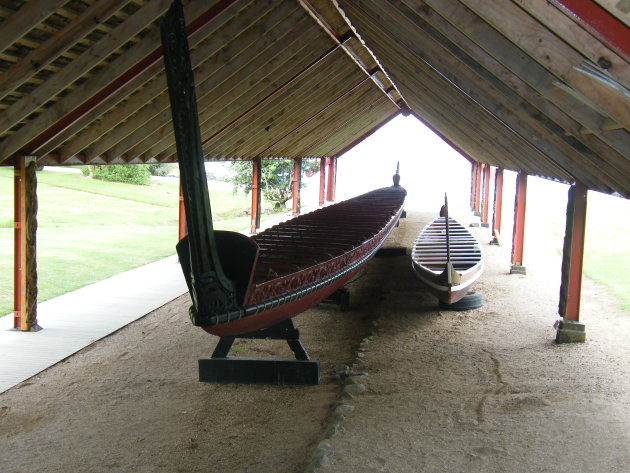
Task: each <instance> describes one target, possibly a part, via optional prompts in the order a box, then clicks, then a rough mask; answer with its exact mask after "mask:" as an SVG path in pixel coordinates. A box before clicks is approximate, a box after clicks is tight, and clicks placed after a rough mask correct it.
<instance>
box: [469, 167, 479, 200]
mask: <svg viewBox="0 0 630 473" xmlns="http://www.w3.org/2000/svg"><path fill="white" fill-rule="evenodd" d="M471 164H472V166H471V169H470V210H471V211H473V212H474V211H475V202H476V200H477V196H476V194H475V192H476V191H477V166H479V163H478V162H477V161H473V162H472V163H471Z"/></svg>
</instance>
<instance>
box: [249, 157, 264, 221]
mask: <svg viewBox="0 0 630 473" xmlns="http://www.w3.org/2000/svg"><path fill="white" fill-rule="evenodd" d="M261 167H262V162H261V159H260V158H254V159H253V160H252V212H251V214H252V222H251V232H252V233H256V230H258V229H259V228H260V177H261V171H262V169H261Z"/></svg>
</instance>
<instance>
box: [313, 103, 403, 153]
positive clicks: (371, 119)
mask: <svg viewBox="0 0 630 473" xmlns="http://www.w3.org/2000/svg"><path fill="white" fill-rule="evenodd" d="M377 100H378V103H374V104H371V105H369V106H368V107H367V108H365V109H364V110H360V113H359V114H357V115H354V116H353V117H351V118H350V119H348V120H346V121H344V122H343V123H341V124H340V126H337V127H334V128H333V127H330V128H327V131H328V133H326V134H325V135H324V136H322V137H321V138H319V139H317V140H315V141H313V142H312V143H305V148H304V149H303V151H302V153H301V156H310V157H316V158H319V157H329V156H339V155H341V154H342V151H343V150H344V149H346V148H348V149H351V148H352V147H354V146H356V145H357V144H359V143H360V142H361V141H363V140H365V139H366V138H367V137H368V136H371V135H372V134H373V133H375V132H376V131H377V130H378V129H380V128H381V127H382V126H384V125H385V124H386V123H389V121H390V120H391V119H393V118H394V117H396V116H398V115H399V114H400V113H401V112H400V109H399V108H397V107H394V105H392V103H391V102H389V103H388V102H387V101H386V99H385V97H383V96H382V94H381V97H379V98H378V99H377ZM307 138H308V137H307ZM350 145H352V146H350Z"/></svg>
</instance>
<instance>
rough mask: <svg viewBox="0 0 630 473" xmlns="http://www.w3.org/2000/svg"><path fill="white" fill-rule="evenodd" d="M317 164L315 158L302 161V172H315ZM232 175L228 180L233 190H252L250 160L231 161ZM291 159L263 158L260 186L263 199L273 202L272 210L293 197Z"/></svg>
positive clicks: (279, 208)
mask: <svg viewBox="0 0 630 473" xmlns="http://www.w3.org/2000/svg"><path fill="white" fill-rule="evenodd" d="M318 169H319V164H318V163H317V161H316V160H306V159H305V160H303V161H302V174H304V173H305V172H316V171H317V170H318ZM230 170H231V171H232V176H231V177H230V182H231V183H232V185H233V186H234V192H237V191H238V190H239V189H240V190H243V191H244V192H250V191H251V190H252V163H251V162H250V161H233V162H232V163H231V164H230ZM292 174H293V161H292V160H289V159H263V160H262V169H261V186H262V192H263V195H264V196H265V199H267V200H269V201H270V202H273V203H274V210H281V209H283V208H284V207H285V205H286V203H287V201H288V200H290V199H291V198H292V197H293V188H292V186H291V178H292Z"/></svg>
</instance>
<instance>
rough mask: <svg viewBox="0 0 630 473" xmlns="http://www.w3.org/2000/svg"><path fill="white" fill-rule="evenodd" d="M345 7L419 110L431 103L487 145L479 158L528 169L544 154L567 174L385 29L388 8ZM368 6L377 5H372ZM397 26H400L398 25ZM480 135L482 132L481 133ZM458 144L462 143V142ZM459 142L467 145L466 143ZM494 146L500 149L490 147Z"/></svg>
mask: <svg viewBox="0 0 630 473" xmlns="http://www.w3.org/2000/svg"><path fill="white" fill-rule="evenodd" d="M379 5H382V4H379ZM343 6H344V9H345V11H346V12H347V14H348V15H349V17H350V19H351V20H352V21H353V22H354V24H355V25H357V28H359V30H360V31H361V32H362V34H363V35H364V36H365V37H366V38H370V40H371V41H370V40H368V44H370V46H371V47H372V48H374V50H375V51H376V53H377V54H378V55H379V57H387V58H389V60H390V62H389V63H388V65H387V67H388V69H389V70H391V71H392V74H394V75H395V76H396V77H405V78H407V82H405V86H406V87H405V88H406V89H407V90H409V89H410V88H413V90H412V91H411V94H407V95H406V96H407V97H408V100H411V99H410V97H411V96H414V97H416V98H419V97H422V99H421V101H422V102H423V106H422V107H423V108H422V109H424V110H427V106H429V107H430V108H431V109H432V110H433V112H432V113H433V114H435V112H436V111H439V112H438V113H439V115H441V116H443V117H445V118H446V117H448V118H446V120H445V121H446V122H447V123H449V122H450V123H452V124H453V125H451V126H449V127H448V128H450V129H454V127H458V128H460V129H462V130H466V131H465V135H466V136H467V139H468V140H474V141H477V142H478V144H480V145H481V147H482V148H483V149H484V150H485V153H483V154H482V155H485V157H484V158H483V159H482V161H484V162H491V159H490V158H489V156H493V155H494V156H495V158H494V159H495V160H496V162H498V163H500V164H501V165H503V166H504V167H508V168H514V167H515V165H514V161H513V162H512V164H511V165H510V164H508V162H506V160H505V157H504V156H502V154H504V155H505V156H512V157H516V158H517V160H516V162H518V163H519V164H518V165H519V166H521V167H522V168H523V169H527V170H528V171H530V170H533V169H534V166H533V163H534V158H535V157H536V156H538V157H543V158H544V161H545V162H546V168H547V170H548V171H550V170H552V171H553V172H552V175H554V176H556V177H558V178H563V179H567V178H568V176H569V174H568V173H567V172H566V171H564V170H562V169H560V168H559V167H558V165H557V164H555V163H554V162H553V161H551V160H549V158H547V157H546V155H544V154H543V153H541V152H540V150H538V149H536V148H535V147H533V146H532V145H531V144H530V143H529V142H528V141H527V140H526V139H524V138H523V137H522V136H521V135H518V134H516V133H515V132H514V131H513V129H512V128H511V127H506V126H505V124H503V123H502V122H501V121H499V120H498V119H497V118H496V117H495V116H493V115H492V114H491V113H490V112H489V110H488V109H487V108H484V107H480V106H479V105H478V104H477V103H475V102H474V101H473V100H472V99H471V97H470V96H469V95H468V94H467V93H465V92H464V91H463V90H461V89H458V88H456V87H454V85H453V84H452V83H451V82H449V81H448V80H447V79H446V78H445V77H444V76H443V75H440V74H438V73H436V71H435V70H433V69H430V68H428V67H427V66H426V64H425V63H423V61H420V60H419V59H418V57H417V56H416V55H415V53H414V52H413V51H412V50H410V49H409V48H406V47H401V44H400V38H399V37H398V34H397V33H396V32H395V31H387V32H386V33H384V32H383V29H384V28H385V26H386V25H388V24H390V21H388V20H389V18H387V15H386V12H384V11H381V10H382V9H379V11H378V13H370V11H371V10H370V9H368V7H367V6H366V5H365V4H361V5H360V6H359V4H358V3H357V2H355V1H354V0H347V1H344V3H343ZM372 6H373V7H374V8H378V7H377V6H376V4H372ZM383 15H385V16H383ZM397 26H400V25H398V24H397ZM401 27H402V26H401ZM403 36H404V35H403ZM418 102H419V101H418V100H414V101H413V105H412V107H411V108H412V109H414V110H416V111H417V110H418V109H417V108H416V106H417V104H418ZM484 134H486V135H485V137H484ZM458 145H460V146H461V145H462V143H461V141H460V142H459V143H458ZM461 147H462V148H466V146H465V145H464V146H461ZM492 148H497V149H500V150H501V151H500V152H499V153H497V152H496V151H495V152H493V151H492Z"/></svg>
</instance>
